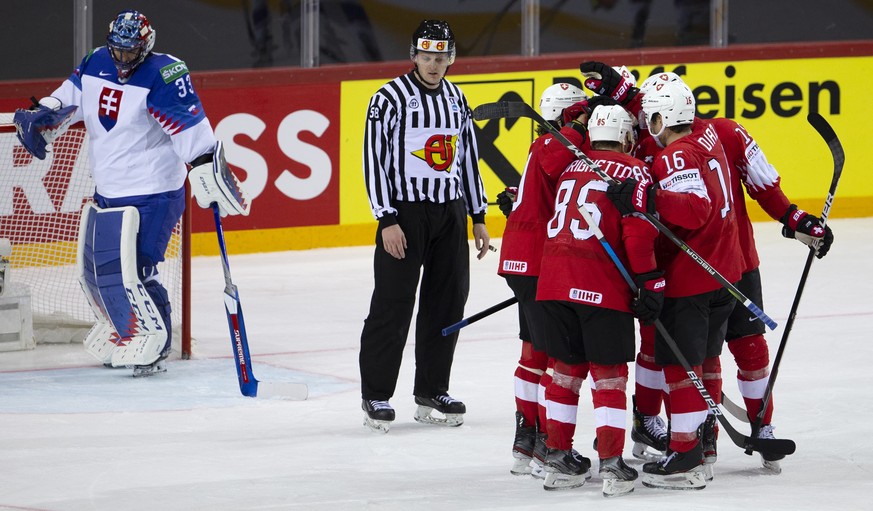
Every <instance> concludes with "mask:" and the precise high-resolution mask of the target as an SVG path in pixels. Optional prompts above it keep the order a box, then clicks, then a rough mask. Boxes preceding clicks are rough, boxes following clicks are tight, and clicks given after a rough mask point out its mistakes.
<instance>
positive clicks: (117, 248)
mask: <svg viewBox="0 0 873 511" xmlns="http://www.w3.org/2000/svg"><path fill="white" fill-rule="evenodd" d="M138 231H139V212H138V211H137V210H136V208H134V207H131V206H127V207H122V208H106V209H101V208H99V207H97V206H95V205H94V204H92V203H89V204H86V205H85V207H84V209H83V210H82V219H81V223H80V226H79V246H78V258H77V265H78V267H79V273H80V277H79V279H80V280H79V282H80V283H81V285H82V289H83V290H84V291H85V296H86V298H87V299H88V303H89V304H90V305H91V308H92V309H93V310H94V314H95V315H96V316H97V320H98V322H99V321H106V322H108V323H110V324H111V325H112V326H113V328H114V329H115V332H117V334H118V337H120V338H121V339H119V340H118V341H117V345H118V346H119V347H123V346H125V344H126V343H127V342H129V340H130V339H131V338H133V337H137V336H147V335H151V336H155V337H156V338H157V339H156V341H158V342H157V344H160V346H159V348H158V351H160V348H162V347H163V345H164V341H165V340H166V339H167V335H168V334H167V326H166V325H165V324H164V320H163V318H162V317H161V314H160V310H159V307H158V306H157V305H156V304H155V303H154V300H153V299H152V297H151V296H150V295H149V293H148V292H147V291H146V287H145V285H144V284H143V283H142V281H141V280H140V279H139V274H138V270H137V257H136V252H137V251H136V237H137V232H138ZM161 339H162V340H161Z"/></svg>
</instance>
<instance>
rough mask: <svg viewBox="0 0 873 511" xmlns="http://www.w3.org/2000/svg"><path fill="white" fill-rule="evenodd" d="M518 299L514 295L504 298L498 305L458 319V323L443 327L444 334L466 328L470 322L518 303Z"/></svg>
mask: <svg viewBox="0 0 873 511" xmlns="http://www.w3.org/2000/svg"><path fill="white" fill-rule="evenodd" d="M517 301H518V299H517V298H516V297H514V296H513V297H512V298H509V299H507V300H504V301H502V302H500V303H498V304H497V305H492V306H491V307H488V308H487V309H485V310H483V311H482V312H477V313H476V314H473V315H472V316H470V317H469V318H464V319H462V320H461V321H458V322H457V323H455V324H454V325H450V326H447V327H445V328H443V336H447V335H449V334H453V333H455V332H457V331H458V330H460V329H462V328H464V327H465V326H467V325H469V324H470V323H475V322H477V321H479V320H480V319H482V318H486V317H488V316H490V315H492V314H494V313H495V312H498V311H502V310H503V309H505V308H507V307H509V306H510V305H512V304H514V303H516V302H517Z"/></svg>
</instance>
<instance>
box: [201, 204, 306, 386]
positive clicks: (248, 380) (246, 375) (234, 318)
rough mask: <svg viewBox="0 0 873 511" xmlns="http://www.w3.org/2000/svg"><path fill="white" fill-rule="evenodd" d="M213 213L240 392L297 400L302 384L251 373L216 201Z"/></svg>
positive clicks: (238, 305)
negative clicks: (269, 380) (258, 378)
mask: <svg viewBox="0 0 873 511" xmlns="http://www.w3.org/2000/svg"><path fill="white" fill-rule="evenodd" d="M212 213H213V215H214V216H215V233H216V234H217V235H218V248H219V250H220V251H221V263H222V268H223V269H224V308H225V312H227V326H228V327H229V328H230V341H231V343H232V344H233V352H234V355H235V356H234V360H235V361H236V374H237V377H238V378H239V391H240V392H242V395H244V396H248V397H281V398H285V399H293V400H297V401H301V400H304V399H306V397H307V396H308V395H309V388H308V387H307V386H306V384H305V383H279V382H263V381H258V380H257V379H256V378H255V375H254V373H253V372H252V360H251V356H250V355H249V341H248V338H247V337H246V324H245V320H244V319H243V312H242V305H241V304H240V301H239V289H237V287H236V284H234V283H233V281H232V280H231V278H230V263H229V262H228V260H227V247H226V246H225V243H224V229H222V227H221V214H220V213H219V210H218V204H217V203H215V202H213V203H212Z"/></svg>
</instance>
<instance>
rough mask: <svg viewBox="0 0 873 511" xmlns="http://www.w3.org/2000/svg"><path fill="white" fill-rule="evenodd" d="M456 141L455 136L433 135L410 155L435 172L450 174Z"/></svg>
mask: <svg viewBox="0 0 873 511" xmlns="http://www.w3.org/2000/svg"><path fill="white" fill-rule="evenodd" d="M457 140H458V136H457V135H433V136H431V137H430V138H428V139H427V142H425V143H424V147H423V148H421V149H419V150H418V151H412V154H413V156H416V157H418V158H421V159H422V160H424V162H425V163H427V166H428V167H430V168H432V169H434V170H436V171H437V172H451V171H452V162H453V161H455V144H456V142H457Z"/></svg>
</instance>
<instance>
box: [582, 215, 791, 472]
mask: <svg viewBox="0 0 873 511" xmlns="http://www.w3.org/2000/svg"><path fill="white" fill-rule="evenodd" d="M579 212H580V213H581V214H582V217H583V218H585V221H586V222H588V227H589V228H590V229H591V231H592V232H593V233H594V236H595V237H596V238H597V241H599V242H600V245H601V246H603V249H604V250H606V253H607V254H608V255H609V258H610V259H612V262H613V263H614V264H615V266H616V268H618V271H619V272H620V273H621V276H622V277H623V278H624V280H625V282H627V284H628V286H630V288H631V291H632V292H633V293H634V294H636V293H637V285H636V283H635V282H634V280H633V278H631V276H630V273H628V271H627V268H625V266H624V263H622V262H621V259H619V258H618V255H617V254H616V253H615V251H614V250H613V249H612V246H611V245H610V244H609V242H608V241H606V239H605V238H604V237H603V231H601V230H600V227H599V226H598V225H597V223H596V222H595V221H594V218H592V216H591V213H590V212H589V211H588V208H586V207H585V206H580V207H579ZM655 328H657V329H658V332H660V333H661V336H663V337H664V340H665V341H666V342H667V346H669V347H670V351H672V352H673V355H674V356H675V357H676V360H678V361H679V364H680V365H681V366H682V368H683V369H685V373H686V374H687V375H688V378H689V379H690V380H691V383H692V384H693V385H694V388H696V389H697V391H698V392H700V395H701V396H702V397H703V400H704V401H705V402H706V406H707V408H708V409H709V411H710V412H712V413H713V414H714V415H715V417H716V419H717V420H718V422H719V423H720V424H721V426H722V429H724V431H725V432H727V434H728V436H729V437H731V440H732V441H733V442H734V443H735V444H736V445H737V446H738V447H742V448H743V449H747V450H753V451H759V452H766V453H772V454H783V455H785V454H793V453H794V450H795V449H796V447H797V446H796V445H795V444H794V441H793V440H788V439H784V438H756V437H755V436H754V435H753V436H746V435H744V434H742V433H740V432H739V431H737V430H736V428H734V427H733V425H732V424H731V423H730V422H729V421H728V420H727V417H725V416H724V414H723V413H721V409H720V408H719V406H718V403H716V402H715V400H714V399H713V398H712V396H710V395H709V392H708V391H707V390H706V387H704V386H703V382H702V381H700V378H699V377H698V376H697V373H696V372H694V369H693V368H692V367H691V364H689V363H688V360H687V359H686V358H685V356H684V355H683V354H682V350H680V349H679V346H678V345H676V341H675V340H674V339H673V337H672V336H670V334H669V332H667V329H666V328H664V325H663V324H662V323H661V320H660V319H656V320H655Z"/></svg>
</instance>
